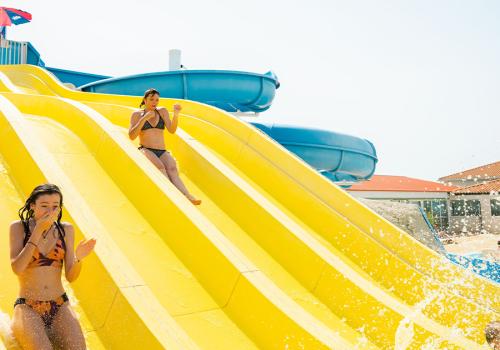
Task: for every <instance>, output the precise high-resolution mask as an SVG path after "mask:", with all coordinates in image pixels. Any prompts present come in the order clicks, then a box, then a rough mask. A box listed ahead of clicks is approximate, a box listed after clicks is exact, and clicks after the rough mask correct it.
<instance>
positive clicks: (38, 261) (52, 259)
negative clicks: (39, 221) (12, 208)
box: [23, 221, 66, 268]
mask: <svg viewBox="0 0 500 350" xmlns="http://www.w3.org/2000/svg"><path fill="white" fill-rule="evenodd" d="M55 225H56V228H57V232H58V233H59V238H58V239H57V241H56V245H55V246H54V248H52V249H51V250H50V251H49V252H48V253H47V254H46V255H44V254H42V253H40V251H39V250H38V247H35V251H34V252H33V256H32V257H31V261H30V263H29V264H28V268H33V267H39V266H53V267H62V265H63V261H64V256H65V254H66V243H65V242H64V235H63V234H62V233H61V229H60V227H59V224H57V223H56V224H55ZM23 226H24V234H25V235H24V245H26V244H27V243H28V240H29V238H30V236H31V232H30V229H29V226H28V223H27V222H25V221H23Z"/></svg>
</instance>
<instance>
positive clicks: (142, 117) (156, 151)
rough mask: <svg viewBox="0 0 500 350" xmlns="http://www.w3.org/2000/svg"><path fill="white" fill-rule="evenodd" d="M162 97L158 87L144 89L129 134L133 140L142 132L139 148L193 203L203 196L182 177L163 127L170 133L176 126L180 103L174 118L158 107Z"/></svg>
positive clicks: (173, 131)
mask: <svg viewBox="0 0 500 350" xmlns="http://www.w3.org/2000/svg"><path fill="white" fill-rule="evenodd" d="M159 100H160V93H159V92H158V91H156V90H155V89H148V90H146V92H145V93H144V97H143V98H142V102H141V105H140V107H142V106H144V109H141V110H139V111H136V112H134V113H132V116H131V118H130V129H129V131H128V135H129V137H130V139H131V140H134V139H135V138H136V137H137V136H139V140H140V147H139V150H140V151H141V152H142V153H144V155H145V156H146V157H147V158H148V159H149V160H150V161H151V162H152V163H153V164H154V165H155V166H156V167H157V168H158V169H159V170H160V171H161V172H162V173H163V175H165V176H166V177H167V178H168V179H170V181H171V182H172V183H173V184H174V185H175V187H177V188H178V189H179V191H181V192H182V194H184V195H185V196H186V197H187V199H189V200H190V201H191V203H193V204H194V205H199V204H200V203H201V200H199V199H196V198H195V197H194V196H193V195H191V194H190V193H189V191H188V190H187V188H186V186H185V185H184V183H183V182H182V180H181V178H180V177H179V171H178V169H177V162H176V160H175V158H174V157H172V155H171V154H170V152H169V151H167V150H166V149H165V140H164V138H163V131H164V129H165V128H166V129H167V130H168V131H169V132H170V133H172V134H173V133H175V131H176V130H177V124H178V118H179V112H180V111H181V106H180V105H179V104H175V105H174V116H173V118H172V120H170V118H169V114H168V111H167V109H166V108H163V107H161V108H156V106H157V105H158V102H159Z"/></svg>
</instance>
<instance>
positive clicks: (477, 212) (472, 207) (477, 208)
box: [465, 199, 481, 216]
mask: <svg viewBox="0 0 500 350" xmlns="http://www.w3.org/2000/svg"><path fill="white" fill-rule="evenodd" d="M465 215H467V216H481V202H480V201H479V200H478V199H474V200H468V201H465Z"/></svg>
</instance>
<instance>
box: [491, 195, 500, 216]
mask: <svg viewBox="0 0 500 350" xmlns="http://www.w3.org/2000/svg"><path fill="white" fill-rule="evenodd" d="M490 206H491V216H500V199H492V200H490Z"/></svg>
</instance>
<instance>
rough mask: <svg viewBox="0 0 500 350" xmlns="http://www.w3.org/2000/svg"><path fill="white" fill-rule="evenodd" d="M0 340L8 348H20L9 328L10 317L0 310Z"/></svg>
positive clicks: (16, 349)
mask: <svg viewBox="0 0 500 350" xmlns="http://www.w3.org/2000/svg"><path fill="white" fill-rule="evenodd" d="M0 341H3V342H4V344H5V346H6V347H7V349H9V350H21V349H22V348H21V346H20V345H19V343H18V342H17V340H16V338H15V337H14V334H13V333H12V330H11V328H10V317H9V315H8V314H6V313H4V312H0Z"/></svg>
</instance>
